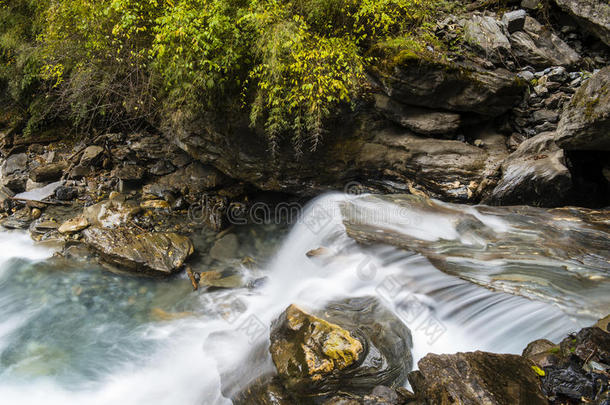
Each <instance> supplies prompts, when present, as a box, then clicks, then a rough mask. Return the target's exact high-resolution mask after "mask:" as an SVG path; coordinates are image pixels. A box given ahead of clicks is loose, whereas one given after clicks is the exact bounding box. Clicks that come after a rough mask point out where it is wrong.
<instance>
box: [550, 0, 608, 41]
mask: <svg viewBox="0 0 610 405" xmlns="http://www.w3.org/2000/svg"><path fill="white" fill-rule="evenodd" d="M555 3H557V5H558V6H559V7H561V8H562V9H563V10H565V11H566V12H568V13H569V14H570V15H572V16H573V17H574V18H575V19H576V21H578V23H579V24H580V25H581V26H582V27H583V28H584V29H585V30H587V31H589V32H590V33H591V34H593V35H596V36H597V37H599V39H601V40H602V41H603V42H604V43H605V44H606V45H608V46H610V3H608V1H607V0H555Z"/></svg>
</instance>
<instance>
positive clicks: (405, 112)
mask: <svg viewBox="0 0 610 405" xmlns="http://www.w3.org/2000/svg"><path fill="white" fill-rule="evenodd" d="M375 108H376V109H378V110H379V111H380V112H381V113H382V114H383V115H384V116H385V117H386V118H388V119H389V120H391V121H393V122H396V123H397V124H399V125H401V126H402V127H404V128H407V129H409V130H411V131H413V132H415V133H418V134H422V135H443V134H452V133H454V132H455V131H457V129H458V128H459V127H460V123H461V117H460V114H456V113H450V112H444V111H434V110H429V109H425V108H418V107H411V106H408V105H405V104H402V103H399V102H397V101H394V100H392V99H391V98H389V97H387V96H385V95H382V94H376V95H375Z"/></svg>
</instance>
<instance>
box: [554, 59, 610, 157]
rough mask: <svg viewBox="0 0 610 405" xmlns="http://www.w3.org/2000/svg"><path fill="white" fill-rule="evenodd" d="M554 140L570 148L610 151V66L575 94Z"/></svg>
mask: <svg viewBox="0 0 610 405" xmlns="http://www.w3.org/2000/svg"><path fill="white" fill-rule="evenodd" d="M555 141H556V142H557V144H558V145H559V146H560V147H562V148H564V149H568V150H606V151H610V67H605V68H603V69H602V70H600V71H599V72H597V73H595V74H594V75H593V76H592V77H591V78H590V79H589V80H587V81H586V82H585V83H584V84H583V85H582V86H581V87H580V88H579V89H578V90H577V91H576V93H575V94H574V96H572V100H571V101H570V103H569V104H568V105H567V106H566V107H565V108H564V111H563V114H562V116H561V120H560V121H559V126H558V127H557V134H556V136H555Z"/></svg>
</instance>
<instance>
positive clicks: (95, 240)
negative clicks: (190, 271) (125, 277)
mask: <svg viewBox="0 0 610 405" xmlns="http://www.w3.org/2000/svg"><path fill="white" fill-rule="evenodd" d="M83 241H84V242H85V243H86V244H87V246H89V247H90V248H92V249H94V250H95V251H97V252H98V253H99V254H100V255H101V256H102V257H103V258H104V259H105V260H107V261H108V262H110V263H113V264H116V265H118V266H120V267H121V268H124V269H128V270H131V271H134V272H141V273H147V274H151V275H162V276H167V275H170V274H172V273H175V272H177V271H179V270H180V269H181V267H182V265H183V264H184V262H185V260H186V259H187V258H188V257H189V256H190V255H191V254H193V249H194V248H193V244H192V242H191V241H190V240H189V238H187V237H185V236H180V235H177V234H175V233H152V232H146V233H137V232H136V231H134V230H132V229H129V228H116V229H103V228H95V227H90V228H87V229H85V230H84V231H83Z"/></svg>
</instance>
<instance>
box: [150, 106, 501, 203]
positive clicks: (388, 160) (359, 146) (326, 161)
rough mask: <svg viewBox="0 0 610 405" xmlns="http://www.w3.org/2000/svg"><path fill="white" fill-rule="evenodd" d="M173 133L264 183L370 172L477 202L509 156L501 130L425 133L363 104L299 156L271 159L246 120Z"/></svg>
mask: <svg viewBox="0 0 610 405" xmlns="http://www.w3.org/2000/svg"><path fill="white" fill-rule="evenodd" d="M227 124H229V123H228V122H227ZM233 124H235V123H233ZM198 127H199V126H198ZM177 136H178V138H179V141H180V144H181V145H182V146H183V147H184V148H185V149H186V150H188V151H189V153H190V154H191V155H193V156H196V157H197V158H198V159H199V160H200V161H202V162H203V163H205V164H209V165H214V166H216V167H217V168H219V169H220V170H221V171H222V172H223V173H226V174H227V175H228V176H230V177H232V178H234V179H239V180H242V181H245V182H247V183H250V184H252V185H254V186H256V187H257V188H259V189H261V190H265V191H280V192H288V193H294V194H298V195H306V196H313V195H317V194H319V193H321V192H324V191H327V190H328V189H329V188H334V189H340V190H342V189H344V187H345V185H346V184H347V183H349V182H351V181H354V180H355V181H359V182H363V183H367V185H369V184H368V183H369V180H370V184H371V185H372V186H373V187H376V188H378V189H380V190H382V191H385V192H387V191H392V192H404V191H407V190H409V187H408V185H412V186H414V187H416V188H417V187H419V188H421V189H422V190H423V191H424V192H427V193H428V194H429V195H430V196H434V197H438V198H441V199H444V200H451V201H460V202H478V201H480V198H481V195H482V191H483V190H484V189H485V188H486V187H490V185H491V182H492V181H493V177H494V175H495V173H496V172H497V170H498V168H499V166H500V164H501V162H502V161H503V160H504V159H505V158H506V156H508V151H507V147H506V141H505V138H504V137H503V136H501V135H498V134H494V133H482V134H479V135H475V136H477V137H478V138H480V139H481V140H482V141H483V143H482V144H481V145H480V146H474V145H472V144H469V143H466V142H461V141H457V140H445V139H435V140H434V141H431V140H430V138H427V137H424V136H421V135H416V134H414V133H413V132H411V131H409V130H407V129H404V128H400V127H397V126H396V125H395V124H393V123H390V122H388V121H387V120H381V119H380V117H379V116H378V115H377V114H375V115H373V114H367V113H363V112H357V113H354V115H353V116H349V117H346V118H345V121H344V122H342V123H341V125H340V126H338V127H337V128H336V130H335V131H334V132H333V133H332V134H329V135H328V136H327V137H326V138H325V139H324V140H323V141H322V143H321V144H320V146H319V147H318V150H317V151H316V152H309V151H304V153H303V156H302V158H301V159H295V158H294V151H293V150H292V149H289V150H282V152H281V153H279V154H278V156H277V158H276V159H275V160H274V159H273V158H272V157H271V156H270V155H269V152H268V151H267V149H266V143H265V142H266V141H265V140H264V139H260V138H257V135H256V134H255V133H253V132H251V130H250V129H248V128H247V125H246V126H245V127H244V128H241V129H238V128H225V130H223V131H217V130H214V131H213V130H211V129H210V130H209V131H200V132H198V133H197V134H196V132H195V129H193V132H189V133H186V132H178V133H177ZM174 174H175V173H174ZM170 176H171V175H170ZM367 179H368V180H367ZM178 184H179V183H178ZM168 188H171V184H168V185H167V186H166V185H165V184H160V183H153V184H151V185H147V186H145V187H144V190H143V191H144V192H145V193H147V194H154V195H155V196H159V197H160V196H162V194H163V193H164V192H167V190H168Z"/></svg>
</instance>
